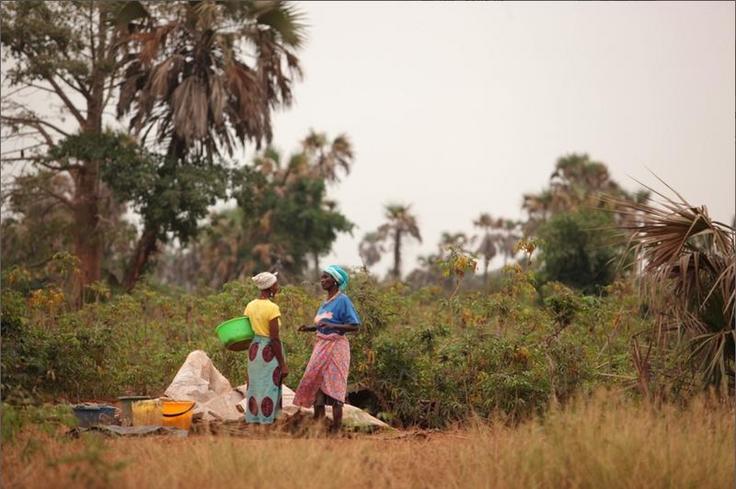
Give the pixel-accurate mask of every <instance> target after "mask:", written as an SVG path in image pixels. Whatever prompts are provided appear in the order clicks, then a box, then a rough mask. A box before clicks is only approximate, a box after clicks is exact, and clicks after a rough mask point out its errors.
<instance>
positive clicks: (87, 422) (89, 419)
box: [72, 404, 115, 428]
mask: <svg viewBox="0 0 736 489" xmlns="http://www.w3.org/2000/svg"><path fill="white" fill-rule="evenodd" d="M72 409H73V410H74V415H75V416H76V417H77V420H78V421H79V426H81V427H83V428H88V427H90V426H94V425H98V424H113V423H114V422H115V407H114V406H108V405H105V404H77V405H76V406H73V407H72Z"/></svg>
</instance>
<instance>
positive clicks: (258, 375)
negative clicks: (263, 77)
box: [244, 272, 289, 424]
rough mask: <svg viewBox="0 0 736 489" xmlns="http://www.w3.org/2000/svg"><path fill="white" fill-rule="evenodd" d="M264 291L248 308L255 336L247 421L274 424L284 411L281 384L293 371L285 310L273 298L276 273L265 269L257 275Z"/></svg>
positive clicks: (277, 289)
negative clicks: (284, 342)
mask: <svg viewBox="0 0 736 489" xmlns="http://www.w3.org/2000/svg"><path fill="white" fill-rule="evenodd" d="M252 280H253V282H254V283H255V284H256V286H257V287H258V289H259V290H260V291H261V292H260V295H259V297H258V299H254V300H252V301H250V302H249V303H248V305H247V306H246V307H245V312H244V314H245V315H246V316H248V319H250V324H251V326H253V332H254V333H255V336H254V338H253V340H252V341H251V344H250V348H249V349H248V391H247V394H246V397H247V399H248V409H247V410H246V412H245V421H246V422H248V423H260V424H270V423H273V421H274V419H275V418H276V415H277V414H278V413H279V411H281V383H282V382H283V380H284V378H285V377H286V375H287V374H288V373H289V367H288V366H287V365H286V360H285V359H284V352H283V349H282V347H281V339H280V338H279V326H280V325H281V311H280V310H279V306H278V305H276V304H275V303H273V302H272V301H271V299H273V298H274V296H276V293H277V292H278V291H279V284H278V279H277V277H276V274H273V273H269V272H263V273H259V274H258V275H256V276H255V277H253V279H252Z"/></svg>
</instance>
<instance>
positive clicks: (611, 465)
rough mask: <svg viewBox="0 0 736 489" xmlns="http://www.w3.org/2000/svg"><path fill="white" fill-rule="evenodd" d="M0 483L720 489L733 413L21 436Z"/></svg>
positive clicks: (630, 411) (579, 407)
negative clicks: (434, 426) (376, 429)
mask: <svg viewBox="0 0 736 489" xmlns="http://www.w3.org/2000/svg"><path fill="white" fill-rule="evenodd" d="M2 461H3V471H2V483H3V484H2V486H3V487H4V488H8V489H9V488H52V487H115V488H117V487H120V488H131V489H143V488H153V489H174V488H201V489H206V488H227V487H230V488H236V487H255V488H261V487H262V488H267V489H280V488H290V489H293V488H312V487H313V488H321V489H326V488H333V487H334V488H338V487H341V488H344V487H352V488H363V487H374V488H399V487H412V488H413V487H438V488H467V487H488V488H499V489H500V488H530V487H540V488H542V487H544V488H627V489H629V488H660V487H667V488H680V487H681V488H696V487H697V488H710V487H713V488H722V487H733V486H734V413H733V410H732V409H730V408H726V407H723V406H721V405H717V404H716V405H712V404H711V405H708V404H707V403H705V402H703V401H700V402H695V403H692V404H691V405H690V406H688V407H687V408H683V409H676V408H674V407H670V406H663V407H659V408H657V409H653V408H650V407H647V406H642V405H635V404H633V403H631V402H629V401H623V400H621V399H620V398H619V397H617V396H612V395H601V396H598V397H596V398H594V399H592V400H588V401H587V402H578V403H576V404H574V405H571V406H569V407H567V408H566V409H564V410H552V411H551V412H550V414H548V415H547V416H546V417H545V418H544V419H537V420H532V421H528V422H526V423H523V424H521V425H519V426H516V427H509V426H507V425H505V424H503V423H500V422H497V423H490V424H488V423H477V424H476V425H475V426H474V427H471V428H463V429H455V430H448V431H443V432H429V433H428V432H392V433H382V434H374V435H352V436H351V437H343V438H337V439H333V438H326V437H323V436H314V437H294V436H291V435H288V434H286V433H253V434H251V435H248V436H245V437H232V436H228V437H223V436H204V435H194V436H190V437H189V438H185V439H173V438H144V439H114V440H111V439H102V438H99V437H83V438H82V439H75V440H65V439H58V438H52V437H47V436H46V435H31V434H30V433H25V434H23V435H22V436H20V437H19V438H18V439H16V440H15V441H14V442H12V443H9V444H6V445H5V446H4V447H3V453H2Z"/></svg>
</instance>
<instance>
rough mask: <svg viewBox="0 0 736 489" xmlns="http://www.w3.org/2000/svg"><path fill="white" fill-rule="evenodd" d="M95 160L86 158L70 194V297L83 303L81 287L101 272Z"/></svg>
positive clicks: (93, 280)
mask: <svg viewBox="0 0 736 489" xmlns="http://www.w3.org/2000/svg"><path fill="white" fill-rule="evenodd" d="M97 167H98V165H97V163H96V162H87V163H86V164H85V165H84V168H82V169H81V170H80V171H79V173H78V175H77V178H76V182H75V190H74V193H75V196H74V222H75V226H74V234H75V236H74V253H75V255H76V256H77V258H78V259H79V274H78V275H77V277H76V280H75V286H74V300H75V302H76V303H77V306H78V307H81V305H82V304H83V302H84V301H83V298H84V289H85V287H86V286H87V285H89V284H91V283H93V282H96V281H98V280H100V277H101V275H102V236H100V233H99V229H98V226H99V222H100V215H99V208H98V207H99V195H98V194H99V192H98V182H97V173H98V172H97Z"/></svg>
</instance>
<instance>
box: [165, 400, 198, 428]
mask: <svg viewBox="0 0 736 489" xmlns="http://www.w3.org/2000/svg"><path fill="white" fill-rule="evenodd" d="M162 413H163V425H164V426H173V427H175V428H181V429H183V430H189V428H190V427H191V426H192V415H193V414H194V401H169V400H163V401H162Z"/></svg>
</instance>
